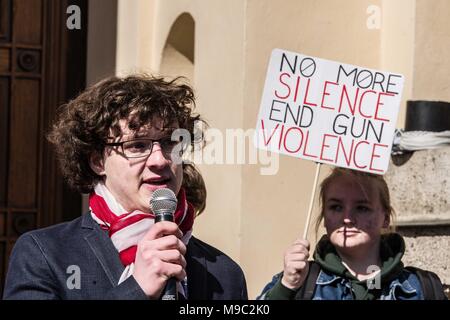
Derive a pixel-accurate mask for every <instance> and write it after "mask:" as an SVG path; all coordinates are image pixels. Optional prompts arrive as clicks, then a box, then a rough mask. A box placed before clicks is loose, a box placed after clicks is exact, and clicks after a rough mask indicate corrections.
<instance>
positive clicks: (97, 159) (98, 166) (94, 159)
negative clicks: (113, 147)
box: [89, 152, 105, 176]
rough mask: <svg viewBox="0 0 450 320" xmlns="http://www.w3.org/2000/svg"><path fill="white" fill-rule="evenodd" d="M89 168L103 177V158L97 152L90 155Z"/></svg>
mask: <svg viewBox="0 0 450 320" xmlns="http://www.w3.org/2000/svg"><path fill="white" fill-rule="evenodd" d="M89 166H90V167H91V169H92V170H93V171H94V172H95V173H96V174H98V175H99V176H104V175H105V163H104V161H103V157H102V156H100V155H99V154H98V153H97V152H94V153H92V154H91V156H90V158H89Z"/></svg>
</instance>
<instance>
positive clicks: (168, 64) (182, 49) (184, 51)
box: [160, 12, 195, 83]
mask: <svg viewBox="0 0 450 320" xmlns="http://www.w3.org/2000/svg"><path fill="white" fill-rule="evenodd" d="M194 62H195V21H194V18H193V17H192V15H190V14H189V13H187V12H184V13H182V14H180V15H179V16H178V18H177V19H176V20H175V22H174V23H173V24H172V27H171V28H170V32H169V35H168V37H167V40H166V43H165V45H164V49H163V53H162V59H161V66H160V73H161V74H162V75H167V76H172V77H175V76H185V77H187V78H188V79H189V80H190V81H191V83H193V80H194Z"/></svg>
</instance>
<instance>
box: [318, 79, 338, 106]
mask: <svg viewBox="0 0 450 320" xmlns="http://www.w3.org/2000/svg"><path fill="white" fill-rule="evenodd" d="M329 84H334V85H335V86H337V83H336V82H331V81H325V83H324V85H323V94H322V103H321V105H320V106H321V107H322V108H325V109H331V110H334V108H333V107H327V106H325V105H324V104H323V102H324V101H325V96H329V95H330V94H329V93H328V92H327V86H328V85H329Z"/></svg>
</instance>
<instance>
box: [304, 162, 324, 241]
mask: <svg viewBox="0 0 450 320" xmlns="http://www.w3.org/2000/svg"><path fill="white" fill-rule="evenodd" d="M321 165H322V164H321V163H320V162H317V163H316V176H315V177H314V184H313V190H312V194H311V200H310V202H309V210H308V216H307V217H306V225H305V230H304V232H303V239H306V237H307V236H308V229H309V221H310V220H311V214H312V209H313V206H314V199H315V196H316V189H317V181H318V180H319V174H320V166H321Z"/></svg>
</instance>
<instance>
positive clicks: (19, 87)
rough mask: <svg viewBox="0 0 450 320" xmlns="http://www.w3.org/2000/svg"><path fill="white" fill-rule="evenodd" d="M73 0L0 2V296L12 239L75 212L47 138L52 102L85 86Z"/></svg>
mask: <svg viewBox="0 0 450 320" xmlns="http://www.w3.org/2000/svg"><path fill="white" fill-rule="evenodd" d="M72 2H74V1H64V0H63V1H60V0H0V281H1V283H0V293H1V291H2V289H3V281H4V277H5V274H6V270H7V262H8V257H9V254H10V251H11V249H12V246H13V245H14V243H15V241H16V240H17V238H18V237H19V236H20V235H21V234H23V233H24V232H26V231H29V230H32V229H34V228H38V227H43V226H47V225H50V224H54V223H56V222H59V221H61V220H63V219H64V218H67V217H69V216H70V214H68V213H67V211H70V212H71V213H72V215H77V214H78V215H79V212H80V211H79V210H80V199H79V196H78V195H76V194H73V193H70V192H68V191H67V188H66V187H65V186H64V185H63V183H62V179H61V177H60V176H59V175H58V171H57V169H56V162H55V157H54V154H53V153H52V150H51V148H50V146H49V145H48V143H47V142H46V140H45V132H47V130H48V127H49V124H50V122H51V121H52V120H53V118H54V115H55V110H56V108H57V106H58V105H59V104H61V103H63V102H64V101H66V100H67V99H68V98H69V97H70V96H71V92H76V91H78V90H79V89H81V88H82V87H83V86H84V71H83V72H80V70H85V51H86V50H85V42H86V40H85V35H86V30H76V31H75V32H72V31H69V30H67V28H65V19H66V17H67V15H66V8H67V6H68V5H70V4H71V3H72ZM77 2H80V1H75V3H77ZM83 4H84V1H82V3H81V5H83ZM83 8H84V9H85V8H86V6H84V7H83ZM74 41H75V42H77V43H76V45H75V48H79V49H81V50H78V51H76V52H70V50H69V49H70V48H73V47H71V43H72V42H74ZM83 41H84V45H83ZM78 42H81V45H80V43H78ZM71 55H72V58H71ZM75 55H77V58H78V61H71V59H72V60H76V59H73V58H74V57H75ZM71 63H72V64H71ZM75 69H78V70H76V73H77V75H76V77H75V78H71V79H70V81H69V78H70V76H71V74H72V73H73V70H75ZM69 89H70V90H69ZM69 205H70V207H68V206H69ZM64 214H65V215H64Z"/></svg>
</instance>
